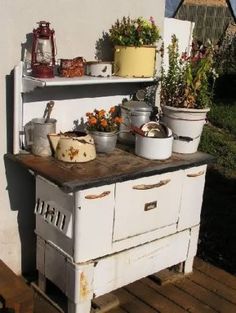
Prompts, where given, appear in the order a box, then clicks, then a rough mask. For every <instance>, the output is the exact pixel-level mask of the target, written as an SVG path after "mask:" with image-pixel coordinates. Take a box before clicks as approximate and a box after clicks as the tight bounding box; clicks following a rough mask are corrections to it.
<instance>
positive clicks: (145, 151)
mask: <svg viewBox="0 0 236 313" xmlns="http://www.w3.org/2000/svg"><path fill="white" fill-rule="evenodd" d="M152 124H156V128H154V127H153V125H152ZM146 126H147V127H146ZM148 126H151V127H150V128H149V127H148ZM141 131H142V132H143V134H139V133H136V134H135V154H136V155H138V156H140V157H143V158H145V159H149V160H166V159H168V158H170V157H171V154H172V144H173V134H172V131H171V129H170V128H168V127H167V126H165V124H163V123H157V122H149V123H147V124H144V125H143V126H142V127H141Z"/></svg>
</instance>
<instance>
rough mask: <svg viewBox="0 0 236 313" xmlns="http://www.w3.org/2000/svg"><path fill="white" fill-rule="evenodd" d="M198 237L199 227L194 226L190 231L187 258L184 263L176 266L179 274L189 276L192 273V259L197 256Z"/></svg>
mask: <svg viewBox="0 0 236 313" xmlns="http://www.w3.org/2000/svg"><path fill="white" fill-rule="evenodd" d="M198 235H199V225H197V226H194V227H192V228H191V229H190V241H189V247H188V254H187V258H186V260H185V261H184V262H182V263H180V264H179V266H178V271H179V272H182V273H184V274H189V273H191V272H192V271H193V262H194V257H195V255H196V254H197V245H198Z"/></svg>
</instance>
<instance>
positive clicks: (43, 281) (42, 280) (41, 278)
mask: <svg viewBox="0 0 236 313" xmlns="http://www.w3.org/2000/svg"><path fill="white" fill-rule="evenodd" d="M46 282H47V279H46V277H45V276H44V275H43V274H42V273H40V272H38V286H39V288H40V289H41V290H42V291H43V292H46Z"/></svg>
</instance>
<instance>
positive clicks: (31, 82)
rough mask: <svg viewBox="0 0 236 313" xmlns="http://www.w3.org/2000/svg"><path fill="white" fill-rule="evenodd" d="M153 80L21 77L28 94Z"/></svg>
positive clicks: (151, 79)
mask: <svg viewBox="0 0 236 313" xmlns="http://www.w3.org/2000/svg"><path fill="white" fill-rule="evenodd" d="M154 81H155V78H153V77H150V78H133V77H132V78H126V77H118V76H111V77H92V76H86V75H85V76H81V77H73V78H66V77H59V76H56V77H54V78H43V79H42V78H35V77H32V76H23V92H30V91H32V90H34V89H35V88H36V87H53V86H75V85H97V84H117V83H150V82H154Z"/></svg>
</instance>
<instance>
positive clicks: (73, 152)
mask: <svg viewBox="0 0 236 313" xmlns="http://www.w3.org/2000/svg"><path fill="white" fill-rule="evenodd" d="M78 154H79V149H74V148H73V147H72V146H71V147H70V149H69V151H68V155H69V157H70V159H71V160H73V159H74V157H75V156H76V155H78Z"/></svg>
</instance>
